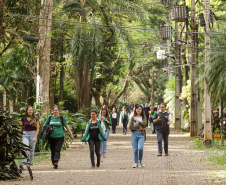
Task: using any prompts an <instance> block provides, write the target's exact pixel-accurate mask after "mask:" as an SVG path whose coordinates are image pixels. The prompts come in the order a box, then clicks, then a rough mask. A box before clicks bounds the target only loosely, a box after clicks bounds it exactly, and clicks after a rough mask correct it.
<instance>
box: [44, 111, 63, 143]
mask: <svg viewBox="0 0 226 185" xmlns="http://www.w3.org/2000/svg"><path fill="white" fill-rule="evenodd" d="M51 117H52V116H49V122H48V123H47V124H46V125H44V126H43V129H42V133H41V137H42V138H46V139H48V138H49V135H50V129H51V128H52V127H51V126H50V125H49V123H50V120H51ZM60 121H61V124H62V125H63V116H62V115H60ZM63 126H64V125H63ZM63 130H64V127H63Z"/></svg>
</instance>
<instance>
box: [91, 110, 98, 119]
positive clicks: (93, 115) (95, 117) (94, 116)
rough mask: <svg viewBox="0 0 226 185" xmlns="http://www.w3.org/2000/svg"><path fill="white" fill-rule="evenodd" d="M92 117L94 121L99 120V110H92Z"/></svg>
mask: <svg viewBox="0 0 226 185" xmlns="http://www.w3.org/2000/svg"><path fill="white" fill-rule="evenodd" d="M90 116H91V119H92V120H97V110H96V109H92V110H91V111H90Z"/></svg>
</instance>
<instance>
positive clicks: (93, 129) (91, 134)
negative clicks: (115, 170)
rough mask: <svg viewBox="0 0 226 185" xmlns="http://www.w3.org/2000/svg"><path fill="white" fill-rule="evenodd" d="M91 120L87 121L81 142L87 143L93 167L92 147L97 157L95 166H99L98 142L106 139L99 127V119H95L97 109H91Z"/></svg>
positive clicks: (93, 166)
mask: <svg viewBox="0 0 226 185" xmlns="http://www.w3.org/2000/svg"><path fill="white" fill-rule="evenodd" d="M90 115H91V120H90V121H89V122H88V123H87V128H86V132H85V135H84V137H83V138H82V140H81V141H82V142H88V143H89V150H90V159H91V167H92V168H95V160H94V149H95V153H96V157H97V164H96V166H97V167H99V166H100V142H102V141H106V138H105V136H104V133H103V131H102V128H101V121H100V120H97V111H96V110H94V109H93V110H91V112H90Z"/></svg>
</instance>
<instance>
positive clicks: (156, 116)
mask: <svg viewBox="0 0 226 185" xmlns="http://www.w3.org/2000/svg"><path fill="white" fill-rule="evenodd" d="M161 119H162V118H158V114H157V113H156V114H155V117H154V119H153V123H157V122H158V121H159V120H161Z"/></svg>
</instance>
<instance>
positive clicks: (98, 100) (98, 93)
mask: <svg viewBox="0 0 226 185" xmlns="http://www.w3.org/2000/svg"><path fill="white" fill-rule="evenodd" d="M92 95H93V97H94V99H95V104H96V106H98V107H102V103H101V102H100V92H99V89H98V88H96V91H94V90H92Z"/></svg>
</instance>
